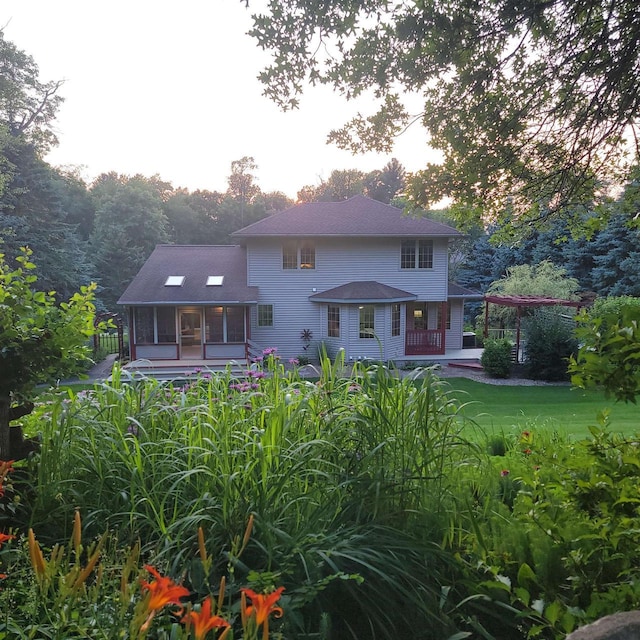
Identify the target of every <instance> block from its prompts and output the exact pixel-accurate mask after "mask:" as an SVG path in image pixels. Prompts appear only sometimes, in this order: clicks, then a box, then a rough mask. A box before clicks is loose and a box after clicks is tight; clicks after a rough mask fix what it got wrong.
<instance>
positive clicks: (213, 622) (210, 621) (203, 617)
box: [180, 596, 231, 640]
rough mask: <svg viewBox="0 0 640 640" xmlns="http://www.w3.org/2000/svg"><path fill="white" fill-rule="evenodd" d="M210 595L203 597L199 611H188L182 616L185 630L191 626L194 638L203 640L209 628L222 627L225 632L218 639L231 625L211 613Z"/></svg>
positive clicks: (188, 629)
mask: <svg viewBox="0 0 640 640" xmlns="http://www.w3.org/2000/svg"><path fill="white" fill-rule="evenodd" d="M211 605H212V602H211V596H209V597H207V598H205V600H204V602H203V603H202V606H201V607H200V611H189V612H188V613H187V614H185V616H184V617H183V618H182V620H181V621H180V622H182V623H183V624H184V625H186V627H187V631H190V630H191V628H192V627H193V633H194V637H195V639H196V640H204V639H205V638H206V636H207V633H209V631H211V629H220V628H224V629H225V632H224V633H223V634H222V636H220V640H222V638H223V637H225V635H226V629H229V628H230V627H231V625H230V624H229V623H228V622H227V621H226V620H225V619H224V618H222V617H220V616H217V615H214V616H212V615H211Z"/></svg>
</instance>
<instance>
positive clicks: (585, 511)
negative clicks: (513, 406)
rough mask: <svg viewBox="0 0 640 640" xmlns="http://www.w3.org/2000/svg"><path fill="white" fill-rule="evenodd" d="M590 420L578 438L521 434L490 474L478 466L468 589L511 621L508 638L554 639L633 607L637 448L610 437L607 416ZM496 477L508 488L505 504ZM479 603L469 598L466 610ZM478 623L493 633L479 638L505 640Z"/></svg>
mask: <svg viewBox="0 0 640 640" xmlns="http://www.w3.org/2000/svg"><path fill="white" fill-rule="evenodd" d="M599 422H600V424H599V425H597V426H592V427H591V438H589V439H588V440H583V441H579V442H572V441H569V440H566V439H564V438H562V437H561V436H558V435H555V436H551V437H549V436H544V435H542V434H540V433H537V432H535V431H525V432H522V433H521V435H520V438H519V441H518V444H517V446H516V447H514V448H513V449H511V450H510V451H509V453H508V454H507V456H506V457H504V458H500V459H499V460H497V461H496V462H495V463H494V466H493V472H491V471H490V470H489V469H486V470H485V473H486V474H487V475H488V476H491V477H492V479H493V484H494V490H493V492H488V493H486V494H485V495H484V496H483V498H482V500H481V505H482V506H481V507H480V508H479V509H478V512H477V516H476V518H475V519H474V524H473V526H474V532H473V534H472V535H470V536H469V537H468V540H467V541H468V543H469V545H471V546H472V547H473V548H474V549H475V551H476V553H475V554H472V555H471V560H470V564H469V571H470V580H471V584H470V592H471V593H475V594H476V596H477V597H482V596H485V597H489V598H491V599H492V600H493V601H494V602H500V603H501V606H502V607H504V609H506V610H508V611H511V615H512V619H514V620H519V621H520V622H519V623H517V624H518V626H519V632H518V633H515V634H514V635H513V636H509V637H515V638H530V637H540V638H548V639H555V640H561V639H563V638H565V637H566V634H567V633H569V632H571V631H573V630H574V629H575V628H576V627H577V626H579V625H582V624H585V623H588V622H592V621H594V620H596V619H598V618H600V617H602V616H604V615H608V614H611V613H615V612H617V611H625V610H633V609H637V608H638V606H639V604H640V590H638V587H637V585H638V577H639V576H638V566H639V565H638V560H639V559H640V558H639V557H638V548H639V547H638V541H639V540H638V531H640V529H639V528H638V525H639V524H640V522H639V518H640V515H639V514H638V510H637V503H638V498H639V496H638V487H637V473H638V468H639V460H638V456H637V447H638V442H637V439H636V438H632V439H624V438H621V437H618V436H615V435H614V434H612V433H611V432H610V429H609V427H608V425H607V420H606V416H601V417H600V420H599ZM505 480H510V481H511V482H513V483H514V484H517V491H516V493H515V494H512V495H511V498H512V499H511V500H509V501H507V502H505V501H504V499H503V493H502V492H501V487H502V486H503V485H504V481H505ZM489 512H491V513H492V515H490V516H489V517H486V514H488V513H489ZM478 559H480V561H479V562H478V563H477V564H472V563H475V562H477V561H478ZM484 606H486V603H483V602H482V600H479V601H476V600H474V599H473V597H472V598H471V599H470V601H469V611H470V612H471V611H473V612H477V610H478V609H479V610H482V608H483V607H484ZM476 607H477V609H476ZM480 621H481V622H482V624H485V625H486V624H487V623H488V624H489V625H491V627H490V628H493V629H494V631H493V633H494V634H495V635H491V636H484V637H497V638H501V637H505V635H504V634H502V635H501V634H500V631H499V629H497V628H496V627H495V626H494V625H493V623H492V621H491V620H490V619H487V618H486V617H481V618H480Z"/></svg>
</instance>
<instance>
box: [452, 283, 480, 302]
mask: <svg viewBox="0 0 640 640" xmlns="http://www.w3.org/2000/svg"><path fill="white" fill-rule="evenodd" d="M448 296H449V297H450V298H477V299H478V300H481V299H482V294H481V293H480V292H479V291H472V290H471V289H465V288H464V287H461V286H460V285H459V284H456V283H455V282H450V283H449V289H448Z"/></svg>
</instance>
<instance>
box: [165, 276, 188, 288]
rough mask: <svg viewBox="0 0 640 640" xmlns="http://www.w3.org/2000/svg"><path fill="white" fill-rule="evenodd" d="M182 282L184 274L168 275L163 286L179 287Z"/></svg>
mask: <svg viewBox="0 0 640 640" xmlns="http://www.w3.org/2000/svg"><path fill="white" fill-rule="evenodd" d="M183 282H184V276H169V277H168V278H167V279H166V281H165V283H164V286H165V287H181V286H182V283H183Z"/></svg>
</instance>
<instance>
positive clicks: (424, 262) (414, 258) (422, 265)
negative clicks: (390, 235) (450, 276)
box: [400, 239, 433, 269]
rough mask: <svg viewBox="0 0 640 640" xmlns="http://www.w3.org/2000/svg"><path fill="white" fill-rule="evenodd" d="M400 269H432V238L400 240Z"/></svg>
mask: <svg viewBox="0 0 640 640" xmlns="http://www.w3.org/2000/svg"><path fill="white" fill-rule="evenodd" d="M400 268H401V269H433V240H415V239H412V240H402V241H401V242H400Z"/></svg>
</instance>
